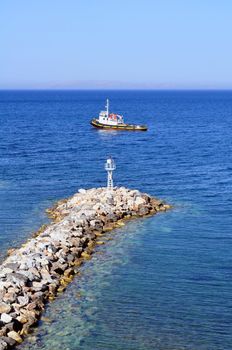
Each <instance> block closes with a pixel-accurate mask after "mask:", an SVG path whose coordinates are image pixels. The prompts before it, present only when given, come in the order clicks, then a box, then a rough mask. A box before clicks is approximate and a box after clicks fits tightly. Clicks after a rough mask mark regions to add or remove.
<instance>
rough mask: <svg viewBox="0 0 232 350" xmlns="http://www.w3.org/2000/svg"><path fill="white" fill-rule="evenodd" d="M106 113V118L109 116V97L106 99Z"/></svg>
mask: <svg viewBox="0 0 232 350" xmlns="http://www.w3.org/2000/svg"><path fill="white" fill-rule="evenodd" d="M105 107H106V114H107V118H108V117H109V107H110V103H109V99H108V98H107V100H106V106H105Z"/></svg>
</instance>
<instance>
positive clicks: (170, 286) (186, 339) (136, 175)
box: [0, 91, 232, 350]
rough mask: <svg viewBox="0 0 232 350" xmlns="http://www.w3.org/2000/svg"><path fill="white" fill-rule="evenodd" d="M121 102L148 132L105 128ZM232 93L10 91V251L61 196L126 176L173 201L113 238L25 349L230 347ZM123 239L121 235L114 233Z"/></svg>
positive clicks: (5, 207) (6, 116)
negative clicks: (94, 119)
mask: <svg viewBox="0 0 232 350" xmlns="http://www.w3.org/2000/svg"><path fill="white" fill-rule="evenodd" d="M106 97H109V98H110V99H111V102H112V109H114V110H115V111H117V112H119V113H123V114H125V117H126V115H127V116H128V117H127V120H128V121H129V122H132V121H133V119H135V120H136V122H140V123H147V124H148V125H149V131H148V132H147V133H124V132H122V133H117V132H110V133H108V132H104V131H97V130H94V129H92V128H91V126H90V125H89V124H88V121H89V119H90V117H91V116H94V115H95V113H97V112H98V111H99V110H100V109H101V107H102V105H104V99H105V98H106ZM231 112H232V92H152V91H150V92H139V91H137V92H132V91H131V92H130V91H129V92H128V91H127V92H125V91H121V92H114V91H111V92H105V91H100V92H94V91H92V92H1V93H0V118H1V130H0V134H1V135H0V136H1V138H0V151H1V162H0V164H1V165H0V169H1V178H0V222H1V231H0V244H1V257H3V256H4V254H5V252H6V249H7V248H8V247H11V246H12V245H19V244H20V243H21V242H23V241H24V240H25V239H26V237H28V236H30V233H31V231H32V230H35V229H36V228H38V226H39V225H40V224H41V223H42V222H44V221H46V220H47V219H46V217H45V215H44V213H43V210H44V208H46V207H48V206H49V205H50V204H51V203H52V202H53V201H54V200H55V199H58V198H62V197H67V196H69V195H71V194H72V193H73V192H75V191H76V190H77V189H78V188H80V187H84V188H87V187H93V186H102V185H103V184H104V183H105V182H104V181H105V174H104V169H103V163H104V160H105V158H106V156H107V155H108V154H112V155H113V157H114V158H115V159H116V162H117V171H116V174H115V181H116V183H117V184H119V185H126V186H128V187H132V188H139V189H141V190H143V191H147V192H149V193H151V194H153V195H156V196H158V197H160V198H164V199H166V200H167V201H168V202H170V203H173V204H174V206H175V208H174V210H172V211H170V212H168V213H164V214H159V215H157V216H154V217H152V218H148V219H142V220H137V221H133V222H130V223H128V224H127V225H126V226H125V227H123V228H121V229H117V230H115V231H114V232H112V233H110V234H109V236H106V244H105V245H104V246H100V247H98V248H97V252H96V254H95V255H94V256H93V258H92V260H91V261H89V262H87V263H85V264H84V265H83V266H82V268H81V276H80V277H79V276H78V277H77V278H76V279H75V280H74V282H73V283H72V284H71V285H70V286H69V287H68V289H67V291H66V292H65V293H64V294H63V295H62V296H60V297H59V298H57V299H56V300H55V301H54V302H53V303H51V304H50V305H49V306H48V307H47V310H46V316H47V317H48V318H49V319H50V322H49V323H48V322H40V323H41V324H40V327H39V328H38V329H37V330H36V331H35V332H34V334H33V335H32V337H30V338H29V339H28V340H26V342H24V343H23V344H22V345H21V346H20V349H25V350H26V349H33V350H34V349H38V348H41V349H47V350H51V349H70V350H74V349H81V350H90V349H91V350H92V349H96V350H108V349H116V350H119V349H120V350H121V349H124V350H132V349H138V350H151V349H154V350H169V349H170V350H171V349H172V350H179V349H186V350H187V349H188V350H195V349H200V350H206V349H207V350H230V349H231V348H232V336H231V334H232V326H231V307H232V301H231V293H232V282H231V272H232V271H231V262H232V257H231V238H232V236H231V224H232V219H231V217H232V216H231V192H232V191H231V188H232V187H231V182H232V180H231V170H232V167H231V157H232V156H231V148H232V145H231V135H230V134H231V133H230V130H231V124H232V120H231ZM107 237H108V238H112V239H110V240H108V239H107Z"/></svg>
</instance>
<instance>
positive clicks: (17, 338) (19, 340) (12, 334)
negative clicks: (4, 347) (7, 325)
mask: <svg viewBox="0 0 232 350" xmlns="http://www.w3.org/2000/svg"><path fill="white" fill-rule="evenodd" d="M7 336H8V337H9V338H12V339H14V340H15V341H16V342H17V343H19V344H20V343H22V341H23V339H22V338H21V337H20V335H19V334H18V333H17V332H15V331H11V332H9V333H7Z"/></svg>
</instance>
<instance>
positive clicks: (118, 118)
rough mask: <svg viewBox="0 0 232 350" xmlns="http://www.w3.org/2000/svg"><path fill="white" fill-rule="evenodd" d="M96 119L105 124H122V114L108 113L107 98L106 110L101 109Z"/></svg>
mask: <svg viewBox="0 0 232 350" xmlns="http://www.w3.org/2000/svg"><path fill="white" fill-rule="evenodd" d="M98 121H99V123H101V124H105V125H120V124H124V119H123V116H122V115H119V114H114V113H109V100H108V99H107V103H106V111H101V112H100V113H99V117H98Z"/></svg>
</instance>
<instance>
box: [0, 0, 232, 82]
mask: <svg viewBox="0 0 232 350" xmlns="http://www.w3.org/2000/svg"><path fill="white" fill-rule="evenodd" d="M0 23H1V25H0V26H1V29H0V45H1V46H0V89H98V88H99V89H108V88H112V89H232V1H231V0H38V1H35V0H34V1H33V0H10V1H9V0H0Z"/></svg>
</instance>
